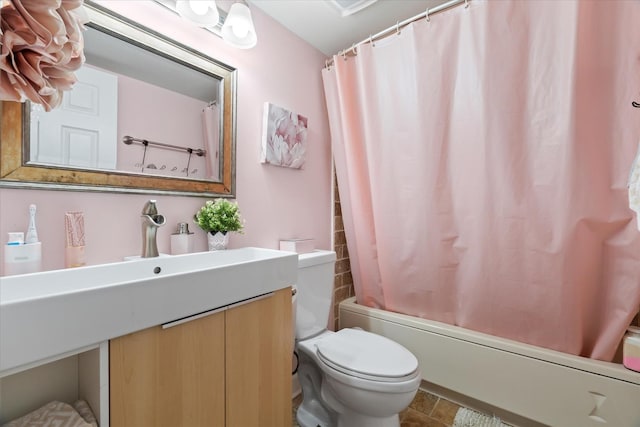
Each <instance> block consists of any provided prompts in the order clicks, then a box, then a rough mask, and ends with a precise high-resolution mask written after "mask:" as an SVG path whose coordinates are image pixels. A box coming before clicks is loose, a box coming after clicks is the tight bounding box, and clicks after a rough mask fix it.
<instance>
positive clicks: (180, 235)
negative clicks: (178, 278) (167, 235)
mask: <svg viewBox="0 0 640 427" xmlns="http://www.w3.org/2000/svg"><path fill="white" fill-rule="evenodd" d="M192 236H193V233H191V232H189V224H187V223H186V222H179V223H178V228H177V230H176V232H175V233H173V234H172V235H171V255H181V254H188V253H191V252H193V237H192Z"/></svg>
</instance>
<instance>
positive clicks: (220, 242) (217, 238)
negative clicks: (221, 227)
mask: <svg viewBox="0 0 640 427" xmlns="http://www.w3.org/2000/svg"><path fill="white" fill-rule="evenodd" d="M207 242H208V243H209V250H210V251H222V250H225V249H227V246H228V245H229V233H228V232H227V233H224V234H222V233H221V232H217V233H215V234H212V233H211V232H209V233H207Z"/></svg>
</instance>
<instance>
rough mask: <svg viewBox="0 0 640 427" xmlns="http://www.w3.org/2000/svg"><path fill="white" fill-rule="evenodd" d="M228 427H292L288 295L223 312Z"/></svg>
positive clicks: (279, 293)
mask: <svg viewBox="0 0 640 427" xmlns="http://www.w3.org/2000/svg"><path fill="white" fill-rule="evenodd" d="M226 322H227V328H226V329H227V340H226V344H227V345H226V354H227V356H226V358H227V405H226V413H227V427H282V426H290V425H291V355H292V350H293V341H292V324H291V289H290V288H286V289H282V290H279V291H277V292H275V293H274V294H273V295H271V296H269V297H266V298H263V299H260V300H257V301H254V302H250V303H247V304H245V305H241V306H239V307H235V308H230V309H229V310H227V320H226Z"/></svg>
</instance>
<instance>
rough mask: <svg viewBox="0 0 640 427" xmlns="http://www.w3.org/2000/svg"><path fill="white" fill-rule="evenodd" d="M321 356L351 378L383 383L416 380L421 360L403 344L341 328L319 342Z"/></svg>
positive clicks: (359, 331)
mask: <svg viewBox="0 0 640 427" xmlns="http://www.w3.org/2000/svg"><path fill="white" fill-rule="evenodd" d="M317 349H318V353H317V354H318V356H319V357H320V359H322V361H323V362H325V363H326V364H327V365H329V366H331V367H333V368H334V369H337V370H339V371H341V372H343V373H346V374H348V375H353V376H357V377H360V378H367V379H377V380H379V381H402V380H404V379H408V378H409V377H412V376H413V375H414V374H415V372H416V370H417V369H418V360H417V359H416V357H415V356H414V355H413V354H412V353H411V352H410V351H409V350H407V349H406V348H404V347H403V346H401V345H400V344H398V343H396V342H395V341H392V340H390V339H388V338H385V337H383V336H380V335H376V334H372V333H370V332H366V331H362V330H359V329H351V328H347V329H341V330H340V331H338V332H336V333H334V334H331V335H330V336H328V337H327V338H324V339H322V340H320V341H319V342H318V343H317ZM371 377H373V378H371Z"/></svg>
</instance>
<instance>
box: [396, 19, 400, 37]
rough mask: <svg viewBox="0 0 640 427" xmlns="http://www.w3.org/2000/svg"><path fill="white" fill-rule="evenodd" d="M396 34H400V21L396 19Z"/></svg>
mask: <svg viewBox="0 0 640 427" xmlns="http://www.w3.org/2000/svg"><path fill="white" fill-rule="evenodd" d="M396 34H400V21H396Z"/></svg>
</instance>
